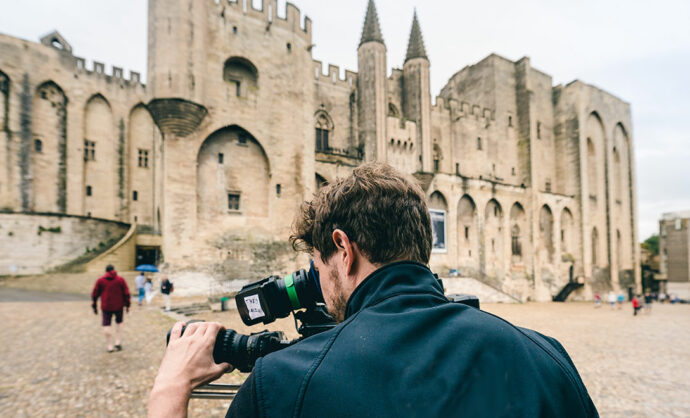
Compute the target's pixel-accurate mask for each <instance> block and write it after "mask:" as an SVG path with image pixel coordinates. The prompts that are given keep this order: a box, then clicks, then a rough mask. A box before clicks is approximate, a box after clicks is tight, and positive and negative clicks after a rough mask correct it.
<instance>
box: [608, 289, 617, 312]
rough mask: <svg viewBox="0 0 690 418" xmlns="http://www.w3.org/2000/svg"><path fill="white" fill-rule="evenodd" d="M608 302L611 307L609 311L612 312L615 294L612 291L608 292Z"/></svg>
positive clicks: (614, 306)
mask: <svg viewBox="0 0 690 418" xmlns="http://www.w3.org/2000/svg"><path fill="white" fill-rule="evenodd" d="M608 302H609V305H610V306H611V310H614V309H615V308H616V294H615V293H613V290H612V291H610V292H609V296H608Z"/></svg>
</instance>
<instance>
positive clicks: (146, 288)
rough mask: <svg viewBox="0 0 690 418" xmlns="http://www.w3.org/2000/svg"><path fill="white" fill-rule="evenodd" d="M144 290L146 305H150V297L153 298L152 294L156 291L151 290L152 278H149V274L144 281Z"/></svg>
mask: <svg viewBox="0 0 690 418" xmlns="http://www.w3.org/2000/svg"><path fill="white" fill-rule="evenodd" d="M144 292H145V293H146V305H150V304H151V299H153V296H154V294H155V293H156V291H155V290H153V280H151V276H149V277H147V278H146V282H145V283H144Z"/></svg>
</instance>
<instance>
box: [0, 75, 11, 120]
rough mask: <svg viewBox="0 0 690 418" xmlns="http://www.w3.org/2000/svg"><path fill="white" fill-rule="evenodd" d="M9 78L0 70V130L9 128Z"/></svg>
mask: <svg viewBox="0 0 690 418" xmlns="http://www.w3.org/2000/svg"><path fill="white" fill-rule="evenodd" d="M10 84H11V83H10V78H9V77H8V76H7V74H5V73H4V72H2V70H0V131H7V130H9V113H10Z"/></svg>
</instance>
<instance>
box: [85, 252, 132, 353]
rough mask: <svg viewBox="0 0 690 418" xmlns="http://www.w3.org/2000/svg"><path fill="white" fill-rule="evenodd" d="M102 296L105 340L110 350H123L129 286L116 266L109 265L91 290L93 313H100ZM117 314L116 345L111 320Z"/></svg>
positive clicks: (102, 323) (102, 321)
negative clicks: (97, 302) (123, 328)
mask: <svg viewBox="0 0 690 418" xmlns="http://www.w3.org/2000/svg"><path fill="white" fill-rule="evenodd" d="M99 297H100V298H101V317H102V319H101V325H102V326H103V333H104V334H105V341H106V344H107V345H108V352H109V353H112V352H113V351H115V350H117V351H120V350H122V321H123V318H124V315H123V312H122V309H123V308H125V309H126V310H127V313H129V299H130V295H129V288H128V287H127V282H126V281H125V279H123V278H122V277H120V276H118V275H117V272H116V271H115V268H114V267H113V266H112V265H108V267H106V268H105V274H104V275H103V276H101V277H100V278H99V279H98V280H96V284H95V285H94V287H93V292H91V299H92V300H93V303H92V304H91V307H92V308H93V313H94V314H96V315H98V309H97V308H96V301H98V298H99ZM113 315H115V345H114V346H113V333H112V329H111V321H112V319H113Z"/></svg>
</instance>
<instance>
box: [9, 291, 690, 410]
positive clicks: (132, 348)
mask: <svg viewBox="0 0 690 418" xmlns="http://www.w3.org/2000/svg"><path fill="white" fill-rule="evenodd" d="M17 283H18V282H13V287H14V288H18V287H21V286H19V285H18V284H17ZM30 283H33V282H30ZM3 287H4V286H3V284H2V283H0V299H3V296H2V295H9V294H10V293H8V292H9V291H8V290H7V289H6V288H3ZM57 287H58V288H63V287H65V286H57ZM43 288H45V287H43ZM18 294H20V296H22V298H23V299H24V300H27V299H29V300H32V299H33V300H41V301H43V302H41V303H38V302H36V301H28V302H4V303H0V321H1V323H2V324H3V325H4V327H3V331H2V334H3V335H2V338H0V353H2V356H1V357H0V411H3V412H2V415H3V416H12V417H29V416H31V417H33V416H58V417H59V416H69V417H72V416H89V417H93V416H95V417H101V416H102V417H109V416H144V415H145V413H146V410H145V408H146V399H147V396H148V392H149V390H150V387H151V385H152V383H153V378H154V377H155V374H156V370H157V367H158V364H159V362H160V360H161V357H162V354H163V349H164V342H163V341H164V334H165V332H166V331H167V329H168V328H169V327H170V326H171V325H172V323H173V320H172V319H171V318H169V317H167V316H165V315H163V314H162V313H161V312H160V311H159V309H158V308H157V307H151V308H150V309H147V308H146V307H144V308H139V307H137V306H135V307H133V309H132V312H131V314H130V315H128V316H126V318H125V322H126V328H125V337H124V343H123V344H124V350H123V351H122V352H119V353H113V354H108V353H107V352H106V351H105V342H104V339H103V336H102V334H101V330H100V326H99V317H97V316H95V315H94V314H93V312H91V309H90V303H89V301H88V300H86V299H85V300H83V301H63V300H59V301H54V302H51V301H46V300H48V299H50V296H46V294H45V293H41V294H37V295H35V296H32V297H29V295H28V294H27V293H25V292H20V293H18ZM57 297H58V298H60V297H62V296H61V295H58V296H57ZM158 299H160V298H158ZM161 302H162V301H161V300H156V299H154V304H160V303H161ZM483 308H484V309H485V310H487V311H490V312H492V313H495V314H498V315H499V316H503V317H504V318H506V319H508V320H510V321H512V322H514V323H516V324H518V325H523V326H527V327H531V328H534V329H537V330H539V331H541V332H543V333H546V334H549V335H552V336H554V337H556V338H558V339H559V340H560V341H561V342H562V343H563V345H564V346H565V347H566V349H567V350H568V351H569V352H570V353H571V356H572V358H573V360H574V362H575V364H576V365H577V367H578V369H579V370H580V373H581V375H582V377H583V380H584V381H585V384H586V385H587V387H588V389H589V391H590V394H591V396H592V398H593V399H594V402H595V404H596V405H597V408H598V409H599V412H600V414H601V415H602V416H604V417H609V416H614V417H618V416H620V417H623V416H625V417H630V416H646V417H660V416H677V417H687V416H690V305H681V306H676V305H674V306H670V305H661V306H660V305H655V307H654V312H653V313H652V315H649V316H638V317H633V316H632V314H631V313H630V311H629V307H626V308H625V309H623V310H620V311H610V310H609V309H608V308H600V309H594V308H593V307H592V306H591V305H589V304H580V303H573V304H526V305H488V304H487V305H485V306H483ZM197 317H198V318H201V319H207V320H219V321H220V322H223V323H224V324H226V325H227V326H228V327H233V328H236V329H238V331H240V332H245V333H246V332H248V331H249V329H248V328H246V327H244V326H243V325H242V324H241V322H240V320H239V318H238V317H237V316H236V315H235V313H234V312H233V313H205V314H200V315H198V316H197ZM265 328H269V329H283V330H285V331H288V332H289V333H290V334H291V335H293V336H294V329H293V328H294V327H293V325H292V322H291V320H283V321H282V322H280V323H278V324H274V325H273V326H272V327H265ZM260 329H263V328H260V327H255V328H254V329H252V331H257V330H260ZM243 378H244V376H243V375H242V374H240V373H237V372H233V373H231V374H229V375H227V376H225V377H223V379H222V380H223V381H225V382H240V381H242V380H243ZM227 405H228V404H227V402H224V401H206V400H192V401H191V404H190V409H189V411H190V416H199V417H201V416H223V415H224V413H225V410H226V408H227Z"/></svg>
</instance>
